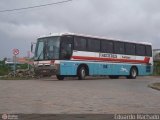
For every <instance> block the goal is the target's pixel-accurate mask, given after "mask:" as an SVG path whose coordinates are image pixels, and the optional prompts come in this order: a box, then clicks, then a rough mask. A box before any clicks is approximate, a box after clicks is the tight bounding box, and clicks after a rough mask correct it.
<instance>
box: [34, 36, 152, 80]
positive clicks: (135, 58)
mask: <svg viewBox="0 0 160 120" xmlns="http://www.w3.org/2000/svg"><path fill="white" fill-rule="evenodd" d="M34 65H35V73H36V74H37V75H56V76H57V78H58V79H59V80H63V79H64V77H68V76H78V78H79V79H85V77H86V76H101V75H102V76H104V75H106V76H109V77H110V78H118V77H119V76H126V77H127V78H130V79H135V78H136V76H145V75H150V74H152V71H153V58H152V45H151V43H147V42H131V41H121V40H115V39H108V38H103V37H96V36H89V35H79V34H73V33H62V34H50V35H48V36H43V37H40V38H38V40H37V43H36V48H35V56H34Z"/></svg>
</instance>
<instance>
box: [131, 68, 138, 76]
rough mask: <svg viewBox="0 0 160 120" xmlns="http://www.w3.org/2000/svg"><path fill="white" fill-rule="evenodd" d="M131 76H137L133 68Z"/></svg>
mask: <svg viewBox="0 0 160 120" xmlns="http://www.w3.org/2000/svg"><path fill="white" fill-rule="evenodd" d="M132 76H133V77H136V76H137V71H136V70H135V69H133V70H132Z"/></svg>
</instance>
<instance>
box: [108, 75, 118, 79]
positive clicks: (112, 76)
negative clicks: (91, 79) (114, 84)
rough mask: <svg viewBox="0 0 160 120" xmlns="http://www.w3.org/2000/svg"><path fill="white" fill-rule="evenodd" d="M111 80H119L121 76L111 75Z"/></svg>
mask: <svg viewBox="0 0 160 120" xmlns="http://www.w3.org/2000/svg"><path fill="white" fill-rule="evenodd" d="M109 78H110V79H118V78H119V76H118V75H109Z"/></svg>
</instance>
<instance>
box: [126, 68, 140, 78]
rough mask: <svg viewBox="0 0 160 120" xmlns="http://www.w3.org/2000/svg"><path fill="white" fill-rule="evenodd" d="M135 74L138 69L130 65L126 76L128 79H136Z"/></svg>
mask: <svg viewBox="0 0 160 120" xmlns="http://www.w3.org/2000/svg"><path fill="white" fill-rule="evenodd" d="M137 75H138V70H137V68H136V67H132V68H131V69H130V75H129V76H127V78H128V79H136V77H137Z"/></svg>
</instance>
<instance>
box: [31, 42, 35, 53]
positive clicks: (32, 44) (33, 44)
mask: <svg viewBox="0 0 160 120" xmlns="http://www.w3.org/2000/svg"><path fill="white" fill-rule="evenodd" d="M35 45H36V43H33V42H32V43H31V52H32V53H33V52H34V51H33V49H34V48H35Z"/></svg>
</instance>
